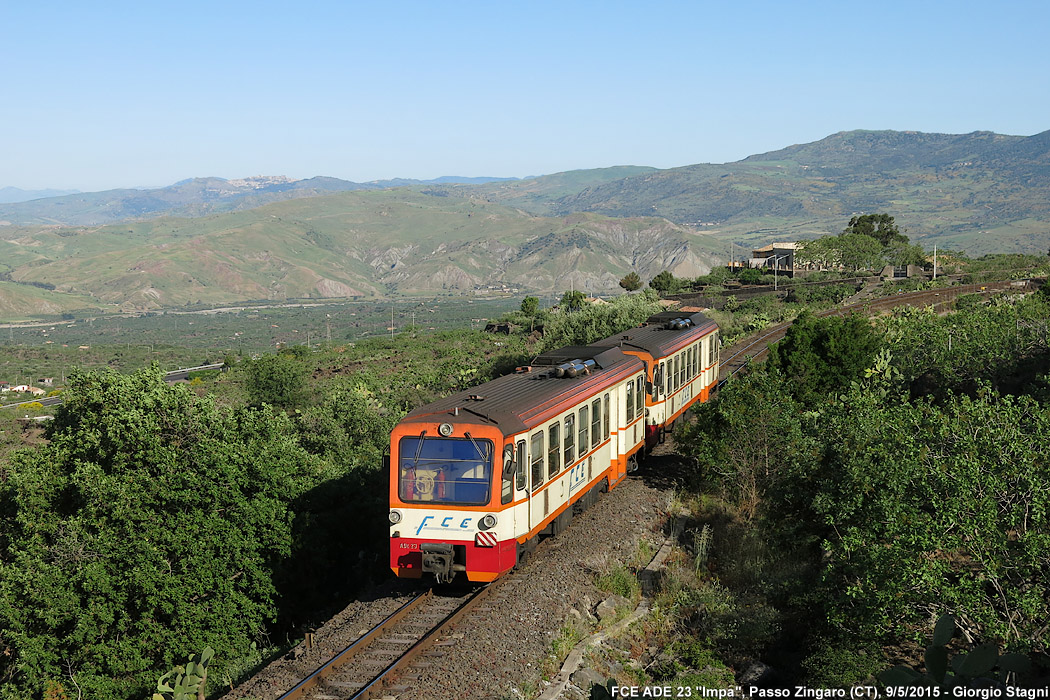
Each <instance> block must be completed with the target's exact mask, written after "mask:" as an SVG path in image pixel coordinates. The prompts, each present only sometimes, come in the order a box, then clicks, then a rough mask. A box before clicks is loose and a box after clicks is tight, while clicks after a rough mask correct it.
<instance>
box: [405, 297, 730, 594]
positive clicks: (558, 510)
mask: <svg viewBox="0 0 1050 700" xmlns="http://www.w3.org/2000/svg"><path fill="white" fill-rule="evenodd" d="M718 361H719V337H718V326H717V324H715V323H714V322H713V321H711V320H710V319H708V318H707V317H706V316H704V315H703V314H702V313H687V312H675V311H667V312H662V313H658V314H654V315H653V316H651V317H649V318H648V319H647V320H646V321H645V322H644V323H643V324H642V325H640V326H638V327H635V328H632V329H629V330H627V331H625V332H623V333H617V334H615V335H612V336H609V337H608V338H605V339H603V340H599V341H597V342H595V343H591V344H590V345H580V346H569V347H564V348H560V349H558V350H554V351H551V352H546V353H543V354H541V355H538V356H537V357H535V358H534V359H533V360H532V361H531V362H530V363H529V364H528V365H526V366H523V367H518V368H517V370H516V371H515V372H513V373H511V374H507V375H505V376H502V377H499V378H496V379H493V380H491V381H488V382H485V383H483V384H480V385H478V386H476V387H473V388H471V389H468V390H465V391H460V392H457V393H455V394H452V395H451V396H448V397H446V398H443V399H440V400H438V401H435V402H433V403H430V404H428V405H426V406H422V407H420V408H417V409H415V410H413V411H411V412H410V413H408V414H407V415H406V416H405V417H404V418H403V419H402V420H401V421H400V422H399V423H398V424H397V425H396V426H395V427H394V429H393V431H392V432H391V436H390V468H389V489H390V513H389V520H390V568H391V569H392V570H393V572H394V574H395V575H397V576H398V577H402V578H421V577H424V576H433V577H434V580H435V582H436V583H449V582H451V581H453V580H456V579H458V578H463V577H465V578H466V579H467V580H468V581H471V582H480V583H483V582H490V581H494V580H495V579H497V578H499V577H500V576H503V575H504V574H506V573H507V572H509V571H510V570H511V569H513V568H514V567H515V566H516V565H517V564H518V563H519V562H520V561H522V560H523V559H524V558H525V557H526V556H527V555H528V554H529V553H530V552H531V551H532V549H533V548H534V547H535V545H536V544H537V542H538V541H539V540H540V538H542V537H545V536H549V535H555V534H558V533H560V532H562V531H564V530H565V528H566V527H567V526H568V524H569V522H570V521H571V519H572V517H573V515H574V514H578V513H580V512H582V511H583V510H584V509H585V508H586V507H588V506H589V505H591V504H592V503H594V501H596V500H597V498H598V497H599V496H600V494H602V493H604V492H607V491H609V490H610V489H613V488H615V487H616V486H617V485H619V484H620V483H622V482H623V480H624V478H625V477H626V476H627V474H628V473H629V472H631V471H634V470H635V469H637V468H638V466H639V461H640V460H642V459H643V458H644V456H645V455H646V454H647V453H648V452H649V451H651V450H652V449H653V448H654V447H655V446H656V445H657V444H659V443H660V442H661V441H662V440H663V439H664V435H665V433H666V432H667V431H668V430H670V429H671V427H672V426H673V424H674V422H675V421H676V420H678V419H679V418H680V417H681V416H682V414H683V413H685V412H686V411H687V410H688V409H689V408H690V407H691V406H693V405H694V404H696V403H697V402H703V401H706V400H707V399H708V397H709V396H710V395H711V392H712V391H713V389H714V387H715V385H716V383H717V380H718Z"/></svg>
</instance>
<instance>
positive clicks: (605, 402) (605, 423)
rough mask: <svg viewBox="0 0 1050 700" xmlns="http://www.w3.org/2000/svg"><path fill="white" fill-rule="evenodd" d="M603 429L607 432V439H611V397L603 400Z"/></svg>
mask: <svg viewBox="0 0 1050 700" xmlns="http://www.w3.org/2000/svg"><path fill="white" fill-rule="evenodd" d="M602 427H603V428H604V431H605V439H606V440H608V439H609V395H608V394H606V395H605V396H604V397H603V398H602Z"/></svg>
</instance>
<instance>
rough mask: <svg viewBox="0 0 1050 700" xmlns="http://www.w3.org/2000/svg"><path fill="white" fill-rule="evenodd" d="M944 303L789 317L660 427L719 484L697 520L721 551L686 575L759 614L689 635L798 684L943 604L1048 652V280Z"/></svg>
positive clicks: (832, 674) (739, 610)
mask: <svg viewBox="0 0 1050 700" xmlns="http://www.w3.org/2000/svg"><path fill="white" fill-rule="evenodd" d="M962 306H963V307H965V308H962V309H960V310H959V311H957V312H956V313H954V314H950V315H947V316H943V317H939V316H937V315H935V314H933V313H932V312H929V311H921V310H904V311H900V312H898V313H896V314H894V315H892V316H890V317H886V318H882V319H879V320H877V321H876V322H875V323H874V325H872V323H869V322H868V321H867V320H862V319H859V318H845V319H838V318H828V319H821V320H817V319H813V318H812V317H807V316H804V317H802V318H800V319H799V321H797V322H796V323H795V325H794V326H793V327H792V329H791V331H789V333H788V335H787V337H786V338H785V339H784V341H783V342H782V343H781V344H780V345H779V347H777V348H776V350H775V351H774V352H772V353H771V357H770V361H769V362H768V363H767V364H766V365H765V366H762V367H756V368H754V369H753V370H752V371H751V372H750V373H748V374H747V375H746V376H744V377H743V378H738V379H736V380H734V381H732V382H730V383H729V384H728V385H727V386H726V387H725V388H724V389H723V391H722V392H721V393H720V395H719V397H718V399H717V400H716V401H714V402H712V403H709V404H707V405H705V406H704V407H702V408H701V409H700V410H699V411H698V417H697V421H696V422H695V423H694V424H692V425H691V426H690V427H688V428H686V429H685V430H684V432H683V433H682V434H681V435H680V436H679V437H680V439H681V447H682V449H683V450H685V451H686V452H687V453H688V454H690V455H692V456H694V457H695V458H696V460H697V465H698V467H699V472H698V477H697V479H698V480H697V484H696V486H697V487H698V488H699V489H701V490H702V491H704V492H708V493H716V494H721V499H722V500H721V501H720V503H710V502H708V503H706V504H704V505H701V506H699V507H698V510H699V512H700V515H699V519H698V521H697V525H698V526H701V525H702V524H705V523H706V524H709V525H710V526H711V527H713V528H714V529H715V538H714V544H713V549H714V550H715V551H716V554H715V555H714V556H715V557H716V558H720V557H722V558H720V559H719V561H720V564H719V567H716V568H715V569H714V574H713V575H712V576H711V577H709V578H706V579H703V580H701V581H700V582H698V583H697V584H696V586H697V589H698V590H699V591H701V593H702V594H703V595H707V596H712V595H714V592H717V591H721V592H722V593H720V594H719V595H721V596H722V598H723V599H724V600H728V601H729V608H730V610H734V609H735V613H732V614H731V615H730V617H732V616H733V615H736V616H737V617H745V616H746V617H748V618H749V619H750V620H751V622H752V623H755V622H760V623H761V626H762V628H763V629H764V631H765V633H764V634H762V635H759V636H757V637H756V638H754V639H753V643H752V644H751V645H750V647H749V648H747V649H744V650H742V649H740V648H739V647H733V646H731V645H730V646H727V640H725V639H721V638H719V637H717V636H711V635H710V634H709V633H708V632H705V629H704V627H703V625H699V626H696V627H694V628H693V629H694V633H695V634H697V635H699V640H700V641H701V642H702V643H705V644H707V645H708V647H709V648H712V649H714V651H715V652H716V653H720V654H721V655H722V656H723V658H728V659H730V660H736V659H739V658H740V657H741V655H743V656H745V657H746V656H751V657H752V658H754V657H760V658H773V659H775V663H777V664H779V665H781V667H782V670H783V671H785V672H787V673H789V674H790V675H792V676H793V677H794V678H795V679H796V680H797V681H798V682H806V683H808V684H810V685H811V686H814V687H821V686H829V685H830V686H841V685H848V684H852V683H857V682H860V681H862V680H864V679H865V678H868V677H869V676H870V675H871V674H872V673H874V672H875V671H877V670H878V669H879V668H881V667H885V665H887V664H886V662H885V661H884V656H883V652H882V651H881V650H880V648H879V647H880V646H884V645H904V646H903V647H897V648H902V649H904V650H905V651H904V654H905V655H906V656H907V654H908V653H909V652H908V651H907V649H908V648H909V645H914V644H916V643H917V642H919V641H920V640H923V639H927V638H929V635H930V633H931V631H932V621H934V620H936V619H937V618H938V617H939V616H940V615H941V614H942V613H951V614H953V615H954V616H955V619H956V620H957V621H958V623H959V626H960V628H961V629H963V630H964V633H965V636H966V637H967V638H969V639H971V640H991V641H998V642H1000V643H1002V644H1003V645H1004V646H1005V647H1006V648H1007V649H1010V650H1021V651H1025V652H1035V653H1037V654H1038V653H1045V652H1046V651H1047V644H1048V642H1050V637H1048V632H1047V628H1046V620H1047V619H1050V583H1048V579H1047V577H1046V572H1047V570H1048V567H1050V537H1048V535H1047V532H1050V488H1048V487H1050V463H1048V462H1047V460H1046V453H1045V445H1046V442H1047V439H1048V438H1050V386H1048V376H1050V375H1048V372H1050V347H1048V344H1050V331H1048V325H1047V324H1048V321H1050V294H1047V293H1046V291H1044V292H1042V293H1040V294H1037V295H1035V296H1034V297H1031V298H1027V299H1023V300H1021V299H999V300H997V301H995V302H992V303H990V304H983V303H971V304H962ZM720 539H721V541H719V540H720ZM741 555H743V556H745V557H746V558H747V559H748V564H747V565H748V568H749V569H750V574H749V575H748V576H747V577H741V576H739V574H738V573H737V570H738V569H739V567H740V563H739V562H737V563H733V562H730V561H729V560H728V558H729V557H734V556H741ZM745 605H747V606H748V609H747V610H746V611H745V610H744V606H745ZM702 618H703V616H701V619H702ZM705 635H706V636H705ZM910 648H912V649H913V650H917V649H918V647H916V646H912V647H910ZM797 650H802V652H801V653H798V652H797ZM898 653H900V652H898ZM916 658H921V654H920V653H917V654H916ZM915 663H916V665H918V663H919V662H915Z"/></svg>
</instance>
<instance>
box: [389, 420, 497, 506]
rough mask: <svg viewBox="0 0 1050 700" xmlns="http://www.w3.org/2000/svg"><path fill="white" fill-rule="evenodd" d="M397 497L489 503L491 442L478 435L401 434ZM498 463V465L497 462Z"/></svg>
mask: <svg viewBox="0 0 1050 700" xmlns="http://www.w3.org/2000/svg"><path fill="white" fill-rule="evenodd" d="M398 452H399V458H398V462H399V464H398V471H399V480H398V481H399V484H398V496H399V497H400V498H401V500H402V501H404V502H406V503H419V502H434V503H465V504H469V505H484V504H486V503H488V502H489V495H490V491H491V486H492V468H493V461H494V460H493V454H492V452H493V450H492V441H491V440H485V439H481V438H471V437H469V434H468V437H466V438H438V437H425V436H422V437H403V438H401V440H400V441H399V442H398ZM501 466H502V465H501Z"/></svg>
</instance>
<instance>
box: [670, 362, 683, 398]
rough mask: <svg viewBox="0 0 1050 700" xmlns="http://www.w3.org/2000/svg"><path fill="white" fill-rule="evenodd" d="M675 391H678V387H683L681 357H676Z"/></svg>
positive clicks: (674, 371) (674, 370)
mask: <svg viewBox="0 0 1050 700" xmlns="http://www.w3.org/2000/svg"><path fill="white" fill-rule="evenodd" d="M672 372H673V373H674V390H675V391H678V387H680V386H682V357H681V355H675V356H674V369H673V370H672Z"/></svg>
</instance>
